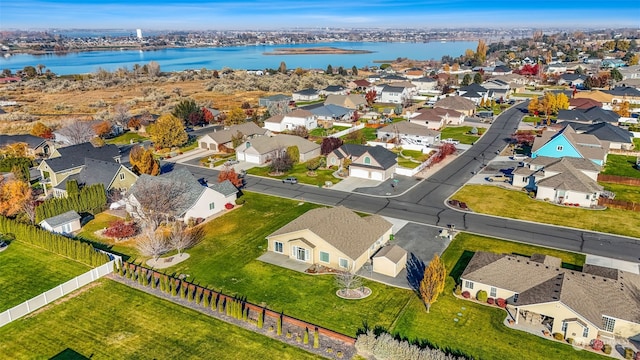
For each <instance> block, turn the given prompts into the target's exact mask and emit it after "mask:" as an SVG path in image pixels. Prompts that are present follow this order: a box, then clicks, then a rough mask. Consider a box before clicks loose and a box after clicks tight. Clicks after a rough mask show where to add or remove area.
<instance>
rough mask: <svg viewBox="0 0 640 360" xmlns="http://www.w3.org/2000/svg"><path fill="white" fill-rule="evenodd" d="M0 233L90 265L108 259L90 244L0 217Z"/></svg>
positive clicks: (101, 262) (99, 263) (98, 263)
mask: <svg viewBox="0 0 640 360" xmlns="http://www.w3.org/2000/svg"><path fill="white" fill-rule="evenodd" d="M0 234H6V235H8V236H10V237H12V238H14V239H16V240H19V241H22V242H26V243H29V244H32V245H35V246H38V247H41V248H43V249H45V250H48V251H51V252H53V253H56V254H59V255H62V256H66V257H69V258H71V259H74V260H77V261H80V262H82V263H85V264H87V265H90V266H94V267H95V266H99V265H102V264H104V263H106V262H108V261H109V255H107V254H105V253H102V252H99V251H96V250H95V249H94V248H93V246H91V244H88V243H84V242H81V241H78V240H74V239H70V238H67V237H64V236H62V235H59V234H55V233H51V232H48V231H46V230H43V229H41V228H39V227H36V226H33V225H30V224H25V223H21V222H18V221H16V220H12V219H9V218H6V217H4V216H1V217H0Z"/></svg>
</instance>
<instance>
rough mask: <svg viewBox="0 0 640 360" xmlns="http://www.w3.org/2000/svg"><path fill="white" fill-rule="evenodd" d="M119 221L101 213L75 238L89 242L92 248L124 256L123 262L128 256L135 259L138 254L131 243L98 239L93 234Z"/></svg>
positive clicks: (98, 237) (114, 217)
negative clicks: (92, 245)
mask: <svg viewBox="0 0 640 360" xmlns="http://www.w3.org/2000/svg"><path fill="white" fill-rule="evenodd" d="M118 219H121V218H119V217H117V216H113V215H110V214H107V213H105V212H102V213H100V214H97V215H96V216H95V218H94V219H93V220H91V221H89V222H88V223H87V224H86V225H84V226H83V227H82V231H81V232H80V233H78V235H77V237H78V238H81V239H84V240H87V241H90V242H92V243H93V244H94V246H96V247H98V248H100V249H103V250H107V251H111V252H114V253H117V254H124V255H125V260H126V259H127V258H128V256H133V257H136V256H137V255H138V252H137V251H136V250H135V248H134V247H133V241H132V240H129V241H115V240H113V239H109V238H105V237H100V236H98V235H96V234H95V232H96V231H98V230H101V229H104V228H106V227H108V226H109V224H111V223H112V222H113V221H115V220H118Z"/></svg>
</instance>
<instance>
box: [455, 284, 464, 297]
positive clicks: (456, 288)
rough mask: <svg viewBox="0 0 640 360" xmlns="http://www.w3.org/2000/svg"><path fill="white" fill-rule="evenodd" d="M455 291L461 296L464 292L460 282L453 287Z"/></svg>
mask: <svg viewBox="0 0 640 360" xmlns="http://www.w3.org/2000/svg"><path fill="white" fill-rule="evenodd" d="M453 293H454V294H456V295H458V296H460V295H461V294H462V286H461V285H460V284H458V285H456V287H455V288H454V289H453Z"/></svg>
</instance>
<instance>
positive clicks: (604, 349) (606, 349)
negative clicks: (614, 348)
mask: <svg viewBox="0 0 640 360" xmlns="http://www.w3.org/2000/svg"><path fill="white" fill-rule="evenodd" d="M602 351H604V353H605V354H607V355H609V354H611V345H609V344H604V347H603V348H602Z"/></svg>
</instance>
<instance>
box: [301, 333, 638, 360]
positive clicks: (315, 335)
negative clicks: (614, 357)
mask: <svg viewBox="0 0 640 360" xmlns="http://www.w3.org/2000/svg"><path fill="white" fill-rule="evenodd" d="M319 347H320V334H319V333H318V328H316V329H315V330H314V331H313V348H314V349H317V348H319ZM638 353H639V354H640V352H638Z"/></svg>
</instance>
